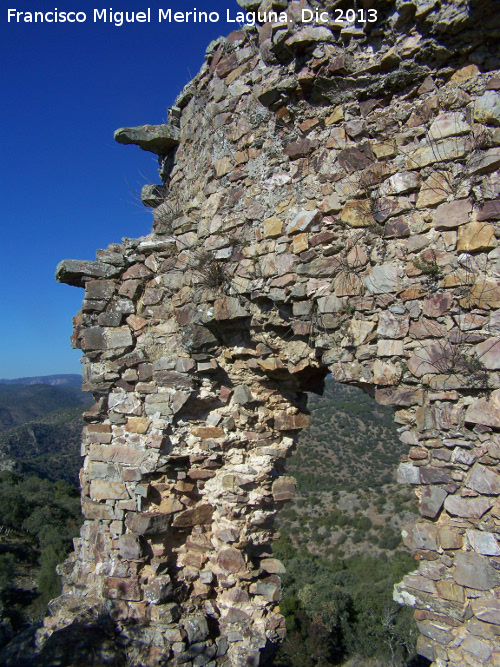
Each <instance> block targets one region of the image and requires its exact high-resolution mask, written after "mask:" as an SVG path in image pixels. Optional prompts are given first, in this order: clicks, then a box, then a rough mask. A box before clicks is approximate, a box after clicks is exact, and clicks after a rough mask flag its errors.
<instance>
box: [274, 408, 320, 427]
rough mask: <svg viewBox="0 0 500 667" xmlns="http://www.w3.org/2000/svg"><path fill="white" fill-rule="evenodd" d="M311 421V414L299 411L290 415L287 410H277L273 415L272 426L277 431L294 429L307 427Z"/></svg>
mask: <svg viewBox="0 0 500 667" xmlns="http://www.w3.org/2000/svg"><path fill="white" fill-rule="evenodd" d="M310 423H311V415H305V414H303V413H299V414H297V415H290V414H288V413H287V412H277V413H276V414H275V415H274V428H275V429H276V430H277V431H296V430H298V429H301V428H307V427H308V426H309V425H310Z"/></svg>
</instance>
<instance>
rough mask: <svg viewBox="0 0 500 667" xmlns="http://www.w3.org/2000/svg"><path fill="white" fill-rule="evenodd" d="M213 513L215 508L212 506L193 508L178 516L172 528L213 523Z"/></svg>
mask: <svg viewBox="0 0 500 667" xmlns="http://www.w3.org/2000/svg"><path fill="white" fill-rule="evenodd" d="M213 513H214V508H213V507H212V506H211V505H198V507H193V508H192V509H189V510H185V511H184V512H180V513H179V514H177V516H176V517H175V519H174V521H173V523H172V526H173V527H174V528H192V527H193V526H201V525H204V524H206V523H210V522H211V521H212V514H213Z"/></svg>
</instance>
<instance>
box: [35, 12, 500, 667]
mask: <svg viewBox="0 0 500 667" xmlns="http://www.w3.org/2000/svg"><path fill="white" fill-rule="evenodd" d="M240 4H241V5H242V6H244V7H245V8H246V9H249V10H252V11H253V10H257V9H258V8H259V7H260V9H261V10H262V11H264V9H266V10H269V9H270V8H271V6H270V5H269V7H268V3H262V5H259V3H258V2H255V3H253V2H241V3H240ZM276 4H277V5H280V7H281V5H282V4H283V5H285V4H288V3H276ZM321 4H322V3H317V2H316V3H314V8H313V9H317V8H318V7H317V6H320V5H321ZM264 5H265V7H264ZM308 7H309V6H308V5H307V4H306V3H305V2H301V3H298V2H294V3H290V4H289V5H288V6H287V7H284V8H283V9H286V11H287V12H288V16H289V21H288V22H287V23H279V22H278V23H272V22H267V23H265V24H263V25H260V26H256V27H246V28H244V29H242V30H239V31H237V32H234V33H232V34H231V35H229V36H228V37H227V38H226V39H221V40H218V41H217V42H215V43H213V44H211V45H210V47H209V49H208V51H207V57H206V62H205V64H204V65H203V67H202V69H201V71H200V73H199V74H198V75H197V76H196V77H195V79H194V80H193V81H192V82H191V83H190V84H189V85H188V86H187V88H186V89H184V91H182V93H181V95H180V96H179V98H178V99H177V101H176V104H175V107H174V108H173V110H172V121H171V124H169V125H167V126H166V127H165V126H145V127H144V128H139V129H137V128H133V129H132V130H126V131H120V132H119V134H118V136H117V138H118V140H120V141H122V142H124V143H136V144H138V145H139V146H140V147H141V148H144V149H145V150H151V151H153V152H154V153H157V154H158V155H159V162H160V169H159V173H160V176H161V179H162V183H161V184H159V185H158V187H157V188H156V189H154V188H150V189H149V190H148V191H147V192H146V193H145V195H144V199H145V203H146V204H147V205H149V206H152V207H153V213H154V230H153V232H152V234H151V235H149V236H147V237H144V238H141V239H135V240H131V239H125V240H124V241H123V242H122V243H121V244H113V245H111V246H110V247H108V248H107V249H106V250H100V251H98V253H97V258H96V262H75V261H66V262H63V263H62V264H61V265H60V266H59V267H58V278H59V280H61V281H63V282H68V283H69V284H72V285H77V286H84V287H85V297H84V301H83V307H82V311H81V312H80V313H79V314H78V315H77V316H76V318H75V320H74V326H75V330H74V334H73V343H74V345H75V346H76V347H79V348H81V349H82V351H83V352H84V355H85V365H84V388H85V389H87V390H88V391H91V392H93V394H94V396H95V398H96V404H95V406H94V407H93V408H92V409H91V410H90V411H89V412H88V413H87V415H86V418H87V421H88V425H87V427H86V429H85V433H84V440H83V445H82V448H83V449H82V451H83V454H84V455H85V464H84V468H83V470H82V473H81V484H82V508H83V512H84V515H85V523H84V526H83V528H82V532H81V537H80V538H78V539H77V540H75V552H74V554H73V555H72V556H71V557H70V558H69V560H68V561H66V563H65V564H64V565H63V566H61V568H60V569H61V574H62V575H63V580H64V592H63V595H62V597H61V598H58V599H57V600H56V601H53V603H51V607H50V613H51V615H50V616H49V617H48V618H47V619H46V620H45V623H44V630H43V631H42V632H41V633H40V635H39V642H40V643H41V644H42V643H43V641H44V638H45V637H47V636H48V635H50V634H51V633H53V632H54V631H60V629H61V628H62V627H64V626H68V625H70V624H71V623H78V619H80V618H81V617H82V614H84V613H87V612H88V610H92V609H100V610H101V611H102V610H103V609H105V610H106V613H107V614H109V616H110V617H111V618H112V619H113V620H114V622H115V623H116V624H117V627H118V628H119V632H120V642H121V643H120V646H121V648H120V650H123V651H127V652H128V656H129V660H132V661H133V660H136V664H141V665H157V664H160V663H161V661H162V660H163V661H170V662H169V664H172V665H174V664H184V665H210V666H211V667H212V666H214V665H227V666H229V665H235V666H240V665H256V664H258V663H259V660H260V656H262V655H263V654H265V652H266V651H269V650H272V647H273V645H276V643H277V642H279V641H280V640H281V639H282V638H283V636H284V632H285V628H284V623H283V618H282V616H281V615H280V613H279V600H280V579H279V574H280V572H282V569H283V568H282V565H281V564H280V563H279V562H278V561H276V560H274V559H273V558H272V557H271V549H270V545H271V543H272V540H273V538H274V537H275V534H274V532H273V523H272V521H273V516H274V515H275V513H276V512H277V511H278V510H279V508H280V507H281V505H282V503H284V502H286V501H287V500H289V499H290V498H291V497H293V493H294V482H293V479H291V478H287V477H283V476H282V472H283V462H284V459H285V458H286V456H288V455H289V454H290V453H291V452H292V450H293V448H294V444H295V440H296V434H297V433H298V431H299V430H300V429H302V428H304V427H307V426H308V424H309V419H310V418H309V415H308V413H307V408H306V402H305V392H306V391H311V390H313V391H314V390H316V391H321V387H322V381H323V378H324V376H325V375H326V374H328V373H331V374H332V375H333V377H334V378H336V379H337V380H339V381H341V382H352V383H356V384H357V385H359V386H361V387H365V388H366V389H367V390H368V389H370V390H372V391H374V393H375V398H376V399H377V400H378V401H380V402H381V403H382V404H384V405H392V406H394V409H395V420H396V422H397V424H398V425H399V427H400V437H401V439H402V441H403V442H404V443H406V444H408V456H407V457H406V458H405V460H404V461H403V462H402V463H401V466H400V468H399V479H400V481H401V482H402V483H406V484H411V485H413V486H414V488H415V490H416V493H417V495H418V497H419V499H420V506H421V515H422V517H421V520H419V521H418V522H417V523H416V524H415V525H411V526H407V527H406V528H405V531H404V540H405V543H406V544H407V546H408V547H409V548H411V549H413V550H414V552H415V556H416V559H417V561H418V562H416V567H417V565H418V571H417V572H415V573H413V574H411V575H408V576H407V577H405V580H404V581H403V582H402V583H401V584H400V585H399V586H398V587H397V590H396V592H395V595H396V599H397V600H399V601H401V602H402V603H404V604H410V605H412V606H414V607H415V616H416V618H417V621H418V624H419V628H420V632H421V636H420V639H419V644H418V649H419V652H420V653H421V654H422V655H425V656H427V657H428V658H429V659H431V660H433V661H434V663H435V664H436V665H440V666H444V665H449V666H452V665H455V666H458V665H482V664H497V663H499V664H500V643H499V641H498V639H497V637H498V633H499V632H500V614H499V610H498V607H499V604H500V602H499V599H500V578H499V577H500V565H499V562H498V558H497V556H498V552H499V546H498V541H497V535H498V533H499V532H500V531H499V517H500V505H499V502H500V501H499V500H498V499H499V497H500V481H499V480H500V435H499V428H500V422H499V418H498V402H499V398H498V397H499V396H500V376H499V374H498V368H499V361H498V350H499V345H498V341H499V327H500V314H499V307H500V287H499V277H500V261H499V260H500V254H499V253H500V251H499V249H498V237H499V235H500V174H499V172H498V171H497V169H498V168H499V167H500V133H499V120H498V109H499V104H500V102H499V101H500V78H499V73H498V67H499V63H500V60H499V54H498V51H495V48H496V47H495V46H494V45H495V44H498V41H495V36H496V37H498V31H499V21H498V12H496V11H495V7H494V3H488V2H486V3H484V2H483V3H470V5H469V4H468V3H465V2H463V3H461V2H453V3H434V2H428V3H425V4H423V3H417V2H405V3H400V2H396V3H389V2H388V3H385V4H383V3H382V4H381V5H380V7H378V8H377V12H378V15H377V19H376V21H374V22H372V23H362V22H359V21H358V22H357V23H356V24H354V23H349V22H348V21H344V22H343V23H340V24H339V23H334V22H333V21H329V22H328V23H326V24H323V25H309V24H308V25H304V23H302V22H301V20H300V19H301V16H302V9H304V8H308ZM319 8H320V9H324V7H319ZM359 16H361V15H358V18H359ZM495 68H497V69H495ZM177 142H178V145H177Z"/></svg>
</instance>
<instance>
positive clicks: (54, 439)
mask: <svg viewBox="0 0 500 667" xmlns="http://www.w3.org/2000/svg"><path fill="white" fill-rule="evenodd" d="M51 377H52V376H51ZM91 400H92V397H91V396H89V395H88V394H84V393H83V392H82V391H81V389H80V388H79V387H75V386H71V385H67V386H52V385H49V384H42V383H40V384H32V385H21V384H2V385H0V470H12V471H15V472H17V473H33V474H36V475H40V476H41V477H46V478H48V479H51V480H53V481H57V480H59V479H64V480H65V481H67V482H69V483H70V484H73V485H75V484H78V471H79V468H80V465H81V461H80V439H81V438H80V436H81V431H82V428H83V420H82V417H81V415H82V412H83V411H84V409H85V407H86V406H88V405H89V403H90V402H91Z"/></svg>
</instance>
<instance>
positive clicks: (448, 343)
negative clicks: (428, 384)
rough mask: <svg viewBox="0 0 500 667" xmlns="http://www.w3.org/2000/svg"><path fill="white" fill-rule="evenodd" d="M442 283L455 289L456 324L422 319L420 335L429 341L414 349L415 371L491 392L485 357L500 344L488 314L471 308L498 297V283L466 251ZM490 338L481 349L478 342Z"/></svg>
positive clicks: (454, 316)
mask: <svg viewBox="0 0 500 667" xmlns="http://www.w3.org/2000/svg"><path fill="white" fill-rule="evenodd" d="M433 271H434V269H433ZM433 278H434V277H433ZM442 282H445V283H447V284H448V285H449V286H450V287H452V288H453V297H454V300H455V305H454V307H453V308H452V309H450V313H451V317H452V322H453V324H452V326H451V328H450V327H447V326H446V325H445V324H443V323H441V322H438V321H436V320H435V319H426V318H425V317H424V318H422V319H420V320H419V324H420V326H421V327H422V333H421V338H425V339H427V341H430V342H428V343H427V344H426V345H425V346H424V347H422V348H421V349H420V350H419V351H417V352H415V354H414V361H413V362H412V370H413V371H414V372H415V373H416V374H418V375H433V374H439V375H442V376H445V380H447V381H449V382H450V387H452V386H454V385H456V382H459V383H462V384H463V386H465V387H468V388H471V389H480V390H484V391H488V390H489V384H488V378H489V372H488V369H487V368H486V366H485V363H484V358H485V356H486V355H488V353H490V352H491V351H492V350H493V348H495V347H496V346H497V345H498V340H497V338H496V337H494V334H493V333H492V332H491V330H490V327H489V326H488V325H486V322H487V315H484V313H483V314H478V313H473V312H471V311H472V310H473V309H474V308H476V307H479V308H480V309H482V307H485V306H486V307H487V306H488V304H489V302H490V300H491V299H492V298H496V299H497V298H498V297H497V296H496V293H497V292H498V286H497V284H496V283H494V282H493V281H488V279H487V275H486V272H485V267H481V266H480V265H479V264H478V262H477V260H476V259H475V258H474V257H472V256H471V255H469V254H466V253H464V254H462V255H460V256H459V258H458V267H457V268H456V269H455V271H454V272H452V273H450V274H448V275H447V276H446V277H445V278H444V279H443V281H442ZM448 293H449V292H448ZM443 294H446V292H443ZM488 337H490V338H492V341H491V342H490V343H489V344H487V345H483V346H482V347H481V350H480V351H478V349H477V347H476V346H477V343H478V342H486V341H487V339H488ZM478 338H479V341H478Z"/></svg>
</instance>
